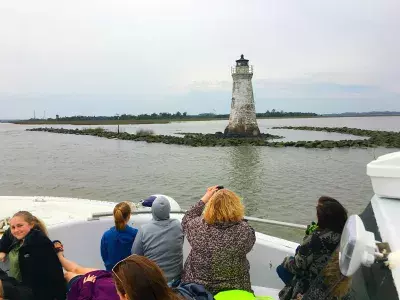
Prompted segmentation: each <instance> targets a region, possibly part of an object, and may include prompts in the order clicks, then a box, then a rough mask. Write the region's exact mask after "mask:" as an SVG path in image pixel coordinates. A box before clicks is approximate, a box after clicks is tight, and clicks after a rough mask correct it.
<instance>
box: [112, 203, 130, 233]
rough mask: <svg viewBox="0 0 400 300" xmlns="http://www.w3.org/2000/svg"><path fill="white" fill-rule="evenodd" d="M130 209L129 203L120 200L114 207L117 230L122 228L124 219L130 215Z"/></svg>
mask: <svg viewBox="0 0 400 300" xmlns="http://www.w3.org/2000/svg"><path fill="white" fill-rule="evenodd" d="M131 212H132V209H131V206H130V205H129V203H127V202H120V203H118V204H117V205H115V207H114V223H115V228H117V230H124V229H125V226H126V221H127V220H128V219H129V217H130V215H131Z"/></svg>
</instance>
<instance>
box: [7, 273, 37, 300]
mask: <svg viewBox="0 0 400 300" xmlns="http://www.w3.org/2000/svg"><path fill="white" fill-rule="evenodd" d="M0 300H33V292H32V289H30V288H29V287H27V286H24V285H23V284H21V283H20V282H19V281H18V280H16V279H15V278H13V277H9V276H8V275H7V273H6V272H4V271H3V270H1V269H0Z"/></svg>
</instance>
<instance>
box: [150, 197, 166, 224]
mask: <svg viewBox="0 0 400 300" xmlns="http://www.w3.org/2000/svg"><path fill="white" fill-rule="evenodd" d="M151 212H152V214H153V219H154V220H156V221H161V220H168V219H169V214H170V212H171V204H170V203H169V201H168V199H167V198H166V197H164V196H162V195H159V196H157V198H156V199H155V200H154V201H153V205H152V206H151Z"/></svg>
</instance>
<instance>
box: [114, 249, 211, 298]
mask: <svg viewBox="0 0 400 300" xmlns="http://www.w3.org/2000/svg"><path fill="white" fill-rule="evenodd" d="M112 271H113V277H114V282H115V286H116V288H117V292H118V295H119V299H120V300H141V299H146V300H185V299H190V300H213V299H214V298H213V296H212V295H211V294H210V293H209V292H208V291H206V290H205V289H204V287H203V286H200V285H196V284H188V285H183V286H182V285H181V286H179V287H178V288H171V287H169V285H168V283H167V280H166V277H165V276H164V274H163V272H162V270H161V269H160V267H159V266H158V265H157V264H156V263H155V262H153V261H152V260H150V259H148V258H147V257H145V256H140V255H131V256H129V257H127V258H126V259H124V260H122V261H120V262H119V263H117V264H116V265H115V267H114V268H113V270H112Z"/></svg>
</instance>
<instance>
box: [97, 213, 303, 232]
mask: <svg viewBox="0 0 400 300" xmlns="http://www.w3.org/2000/svg"><path fill="white" fill-rule="evenodd" d="M185 212H186V211H185V210H171V214H184V213H185ZM150 213H151V211H150V210H148V211H134V212H132V214H133V215H135V214H150ZM111 216H113V213H112V212H100V213H94V214H92V218H93V219H97V218H101V217H111ZM244 218H245V219H246V220H248V221H250V222H255V223H262V224H270V225H276V226H282V227H288V228H296V229H302V230H305V229H307V226H306V225H302V224H295V223H288V222H281V221H276V220H269V219H260V218H254V217H246V216H245V217H244Z"/></svg>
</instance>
